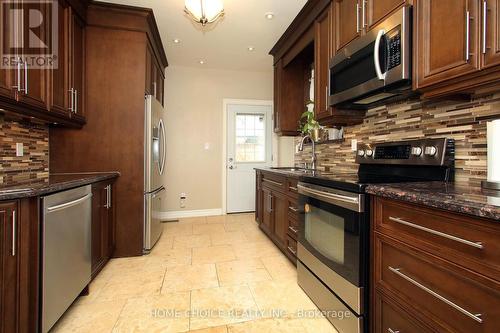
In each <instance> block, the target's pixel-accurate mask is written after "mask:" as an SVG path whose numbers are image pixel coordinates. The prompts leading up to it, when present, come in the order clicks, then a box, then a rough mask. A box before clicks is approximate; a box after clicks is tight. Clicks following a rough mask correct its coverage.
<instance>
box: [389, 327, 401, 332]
mask: <svg viewBox="0 0 500 333" xmlns="http://www.w3.org/2000/svg"><path fill="white" fill-rule="evenodd" d="M387 332H389V333H399V331H395V330H393V329H392V328H390V327H389V328H388V329H387Z"/></svg>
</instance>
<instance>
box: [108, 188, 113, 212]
mask: <svg viewBox="0 0 500 333" xmlns="http://www.w3.org/2000/svg"><path fill="white" fill-rule="evenodd" d="M111 190H112V189H111V185H108V208H111V205H112V203H111V202H112V200H111Z"/></svg>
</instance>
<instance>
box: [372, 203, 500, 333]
mask: <svg viewBox="0 0 500 333" xmlns="http://www.w3.org/2000/svg"><path fill="white" fill-rule="evenodd" d="M372 212H373V214H372V222H371V223H372V236H371V237H372V253H373V262H372V265H373V266H372V272H373V280H372V285H373V286H374V288H373V291H372V292H373V294H372V306H373V311H374V314H375V315H374V319H373V322H372V327H373V331H374V332H377V333H382V332H387V327H390V328H391V329H393V330H394V331H398V330H401V331H403V330H404V329H407V330H409V331H412V330H411V328H415V327H417V328H418V327H420V328H421V329H420V330H418V331H419V332H427V331H433V332H435V331H438V332H493V331H495V329H496V328H497V327H499V325H500V310H499V309H498V304H500V292H499V290H500V279H499V276H500V275H499V270H500V262H499V259H498V258H499V253H500V245H498V242H497V241H495V240H496V239H498V237H500V228H499V226H498V223H497V222H496V221H490V220H487V219H483V218H475V217H469V216H465V215H461V214H456V213H449V212H446V211H442V210H437V209H434V208H428V207H422V206H419V205H415V204H408V203H405V202H400V201H396V200H390V199H385V198H380V197H374V198H372ZM443 281H446V283H442V282H443ZM395 304H399V306H397V307H395ZM395 309H396V310H395ZM392 312H393V314H394V315H391V316H389V313H392Z"/></svg>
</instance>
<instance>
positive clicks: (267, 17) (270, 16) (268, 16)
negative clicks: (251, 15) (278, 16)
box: [264, 12, 274, 20]
mask: <svg viewBox="0 0 500 333" xmlns="http://www.w3.org/2000/svg"><path fill="white" fill-rule="evenodd" d="M264 15H265V16H266V19H268V20H272V19H273V18H274V13H271V12H267V13H266V14H264Z"/></svg>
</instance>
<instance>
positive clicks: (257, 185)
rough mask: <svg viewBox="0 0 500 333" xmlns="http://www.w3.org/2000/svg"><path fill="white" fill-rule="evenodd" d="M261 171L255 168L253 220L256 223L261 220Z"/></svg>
mask: <svg viewBox="0 0 500 333" xmlns="http://www.w3.org/2000/svg"><path fill="white" fill-rule="evenodd" d="M261 177H262V173H261V172H260V171H259V170H255V180H256V181H255V221H257V223H259V224H260V223H261V222H262V206H263V197H264V196H263V194H262V186H261V183H262V178H261Z"/></svg>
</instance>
